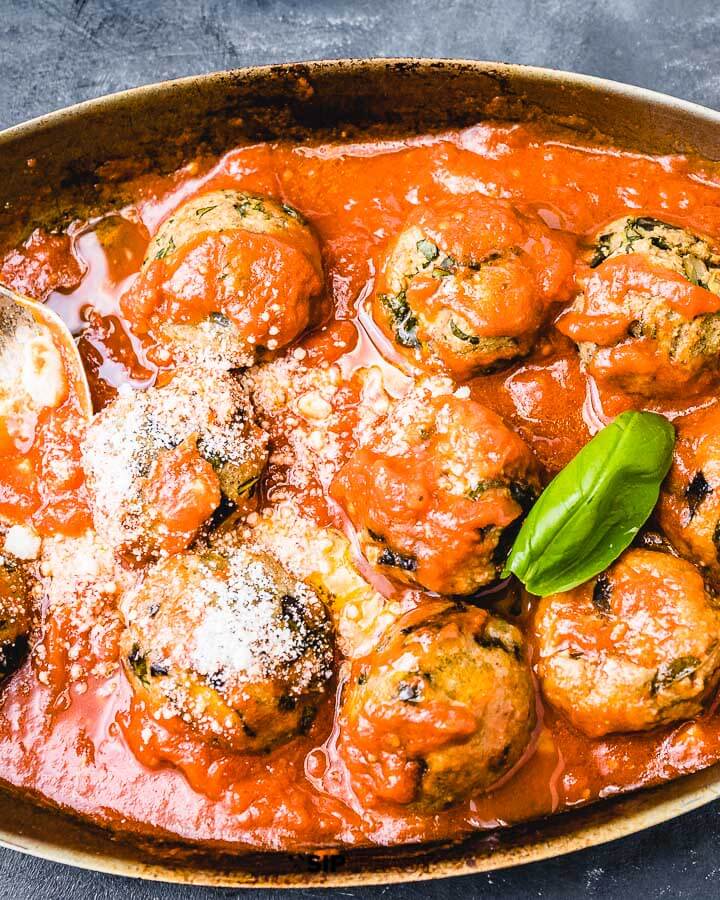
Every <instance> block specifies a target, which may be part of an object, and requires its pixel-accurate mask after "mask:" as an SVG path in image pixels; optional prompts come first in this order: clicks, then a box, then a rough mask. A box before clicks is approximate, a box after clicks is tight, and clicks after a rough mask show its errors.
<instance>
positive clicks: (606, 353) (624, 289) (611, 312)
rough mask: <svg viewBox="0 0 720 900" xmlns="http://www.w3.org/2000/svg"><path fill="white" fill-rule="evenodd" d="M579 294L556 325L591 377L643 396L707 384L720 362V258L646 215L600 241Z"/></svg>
mask: <svg viewBox="0 0 720 900" xmlns="http://www.w3.org/2000/svg"><path fill="white" fill-rule="evenodd" d="M587 263H588V267H587V268H586V269H585V271H584V273H583V274H582V276H581V279H580V280H581V284H582V292H581V293H580V294H579V295H578V297H577V298H576V300H575V302H574V303H573V305H572V306H571V307H570V309H569V310H568V311H567V312H566V313H565V314H563V316H562V317H561V318H560V320H559V321H558V327H559V329H560V330H561V331H562V332H564V333H565V334H567V335H568V336H569V337H571V338H573V340H575V341H576V342H577V344H578V346H579V349H580V355H581V357H582V359H583V362H584V364H585V367H586V369H587V371H588V372H589V373H590V374H591V375H593V376H595V377H596V378H597V379H598V380H600V381H606V382H608V383H610V384H613V385H616V386H618V387H620V388H622V389H623V390H625V391H627V392H629V393H633V394H639V395H647V396H652V395H655V394H658V393H660V394H667V393H672V392H674V391H677V390H680V389H687V388H689V387H694V386H702V385H703V384H707V383H708V380H709V379H711V378H712V377H714V376H716V375H717V371H718V364H719V361H720V356H719V354H720V254H719V253H718V252H717V251H716V249H715V248H714V247H713V246H712V245H711V242H710V241H709V239H706V238H702V237H698V236H697V235H694V234H692V233H691V232H690V231H688V230H687V229H685V228H679V227H677V226H675V225H669V224H667V223H666V222H661V221H660V220H659V219H653V218H649V217H647V216H640V217H632V216H627V217H625V218H623V219H619V220H618V221H617V222H613V223H612V224H611V225H609V226H608V227H607V228H606V229H604V230H603V231H602V232H601V233H600V234H599V235H598V237H597V238H596V240H595V244H594V246H593V247H592V249H591V251H590V253H589V255H588V258H587Z"/></svg>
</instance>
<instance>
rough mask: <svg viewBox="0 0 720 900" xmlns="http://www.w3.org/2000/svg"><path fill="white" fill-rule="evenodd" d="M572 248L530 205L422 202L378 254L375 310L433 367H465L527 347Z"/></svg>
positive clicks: (557, 294)
mask: <svg viewBox="0 0 720 900" xmlns="http://www.w3.org/2000/svg"><path fill="white" fill-rule="evenodd" d="M571 274H572V258H571V255H570V252H569V249H568V248H567V246H566V245H565V243H564V241H563V240H562V239H561V238H560V237H559V236H556V235H554V234H553V232H552V231H551V230H550V229H549V228H548V227H547V226H546V225H545V224H544V223H543V222H542V220H541V219H539V218H538V217H537V216H535V215H531V214H530V213H521V212H520V211H519V210H517V209H515V208H514V207H512V206H511V205H510V204H509V203H506V202H504V201H500V200H492V199H489V198H487V197H482V196H481V195H479V194H470V195H467V196H464V197H455V198H453V199H452V200H447V201H444V202H442V203H439V204H437V205H436V206H432V207H430V206H428V207H420V208H419V209H417V210H416V211H415V212H414V213H413V214H412V215H411V216H410V218H409V219H408V220H407V222H406V224H405V227H404V228H403V230H402V231H401V232H400V234H399V235H398V237H397V238H396V239H395V240H394V242H393V243H392V244H391V246H390V249H389V251H388V254H387V257H386V259H385V262H384V265H383V268H382V271H381V275H380V281H379V285H378V291H377V293H376V295H375V299H374V306H373V315H374V318H375V320H376V321H377V322H378V324H379V325H380V326H381V327H382V328H383V330H384V331H385V332H386V333H387V335H388V336H389V337H390V338H391V339H393V340H394V341H395V342H396V343H397V344H399V345H400V346H401V347H402V348H404V350H405V351H406V352H408V353H410V354H411V355H412V356H413V357H414V358H415V359H416V360H418V361H420V362H422V363H423V364H425V366H427V367H428V368H430V369H437V368H441V369H444V370H447V371H449V372H451V373H453V374H455V375H458V376H469V375H472V374H474V373H477V372H482V371H487V370H491V369H494V368H497V367H498V366H500V365H503V364H506V363H508V362H509V361H511V360H513V359H516V358H517V357H519V356H523V355H525V354H527V353H528V352H529V351H530V350H531V349H532V347H533V344H534V343H535V340H536V338H537V333H538V330H539V329H540V326H541V325H542V323H543V321H544V319H545V316H546V313H547V308H548V306H549V304H550V303H551V302H552V301H554V300H563V299H565V298H566V296H567V284H568V280H569V277H570V275H571Z"/></svg>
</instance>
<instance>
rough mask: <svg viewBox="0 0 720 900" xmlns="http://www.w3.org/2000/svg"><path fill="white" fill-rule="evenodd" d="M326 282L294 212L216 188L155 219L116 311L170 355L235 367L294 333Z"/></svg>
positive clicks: (304, 225)
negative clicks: (137, 267) (135, 276)
mask: <svg viewBox="0 0 720 900" xmlns="http://www.w3.org/2000/svg"><path fill="white" fill-rule="evenodd" d="M322 283H323V274H322V264H321V260H320V249H319V247H318V244H317V241H316V239H315V237H314V235H313V233H312V232H311V230H310V228H309V226H308V225H307V223H306V222H305V220H304V219H303V217H302V216H301V215H300V213H298V212H297V210H295V209H293V208H292V207H291V206H289V205H287V204H283V203H280V202H278V201H276V200H272V199H270V198H269V197H260V196H257V195H255V194H248V193H247V192H245V191H235V190H218V191H210V192H207V193H204V194H201V195H199V196H198V197H195V198H193V199H192V200H189V201H187V203H185V204H183V205H182V206H181V207H180V208H179V209H178V210H177V211H176V212H175V213H173V215H172V216H170V218H169V219H167V221H165V222H164V223H163V224H162V225H161V226H160V229H159V230H158V232H157V234H156V235H155V237H154V238H153V240H152V241H151V243H150V246H149V248H148V252H147V255H146V257H145V262H144V263H143V268H142V272H141V274H140V276H139V278H138V279H137V281H136V282H135V283H134V284H133V286H132V287H131V289H130V291H129V292H128V293H127V294H126V295H125V296H124V297H123V298H122V301H121V308H122V311H123V314H124V315H125V316H126V317H127V319H128V320H129V321H130V322H131V323H132V325H133V328H134V329H135V331H136V332H137V333H139V334H149V335H150V336H151V337H152V338H154V339H155V340H156V341H157V342H158V343H159V344H160V345H161V347H163V348H165V350H167V351H168V352H169V353H170V354H172V355H173V356H174V358H175V360H176V362H181V363H183V362H185V363H187V362H191V363H200V364H203V365H205V366H207V365H212V366H213V367H216V368H217V367H224V368H232V367H239V366H247V365H250V364H252V362H253V361H254V360H255V359H256V357H257V356H258V355H262V353H263V352H264V351H266V350H271V351H272V350H276V349H278V348H280V347H284V346H285V345H286V344H288V343H289V342H290V341H292V340H293V339H294V338H295V337H297V335H298V334H300V332H301V331H303V330H304V329H305V328H306V327H307V325H308V323H309V322H310V320H311V318H312V313H313V307H314V304H315V300H316V298H317V296H318V295H319V293H320V291H321V289H322ZM160 358H162V357H160Z"/></svg>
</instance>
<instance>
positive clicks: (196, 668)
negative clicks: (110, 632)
mask: <svg viewBox="0 0 720 900" xmlns="http://www.w3.org/2000/svg"><path fill="white" fill-rule="evenodd" d="M121 608H122V612H123V615H124V617H125V622H126V633H125V636H124V638H123V645H122V652H123V659H124V661H125V664H126V671H127V673H128V677H129V679H130V681H131V683H132V685H133V687H134V689H135V691H136V692H137V694H138V696H139V697H141V698H142V699H144V700H145V701H146V703H147V704H149V707H150V709H151V710H152V711H153V712H154V714H156V715H158V716H159V717H161V718H162V717H163V716H165V717H173V716H180V717H182V719H183V720H184V721H185V722H186V723H187V724H188V725H190V726H191V727H192V728H193V729H194V730H195V731H196V732H197V733H198V734H199V735H201V736H202V737H203V738H205V739H206V740H208V741H210V742H211V743H214V744H218V745H220V746H223V747H226V748H228V749H230V750H235V751H239V752H250V753H257V752H263V751H266V750H269V749H271V748H272V747H274V746H276V745H278V744H281V743H283V742H285V741H288V740H290V739H291V738H292V737H294V736H295V735H298V734H303V733H304V732H306V731H307V729H308V728H309V727H310V725H311V724H312V722H313V719H314V716H315V710H316V707H317V703H318V701H319V700H320V698H321V697H322V696H323V694H324V691H325V688H326V685H327V681H328V679H329V678H330V676H331V674H332V661H333V645H332V631H331V625H330V621H329V619H328V615H327V613H326V611H325V607H324V606H323V604H322V602H321V601H320V600H319V598H318V597H317V595H316V594H314V593H313V591H311V590H310V589H309V588H308V587H306V586H305V585H304V584H302V582H299V581H296V580H295V579H294V578H292V577H291V576H290V575H288V574H287V572H286V571H285V570H284V569H283V568H282V567H281V566H280V565H279V563H277V562H276V561H275V560H274V559H273V558H272V557H270V556H269V555H268V554H266V553H263V552H262V551H258V550H250V549H247V548H245V547H243V546H240V545H238V544H232V543H229V544H226V545H225V546H224V547H222V548H216V549H210V550H207V551H204V552H195V553H193V552H186V553H181V554H178V555H176V556H174V557H171V558H170V559H168V560H165V561H164V562H161V563H159V564H158V565H157V566H155V567H154V568H152V569H150V571H149V572H148V574H147V576H146V577H145V579H144V581H143V582H142V583H141V585H140V586H139V587H138V588H136V589H135V590H134V591H132V592H131V593H130V594H129V595H127V596H126V597H125V598H124V599H123V601H122V604H121Z"/></svg>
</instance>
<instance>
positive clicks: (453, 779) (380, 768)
mask: <svg viewBox="0 0 720 900" xmlns="http://www.w3.org/2000/svg"><path fill="white" fill-rule="evenodd" d="M534 726H535V694H534V688H533V682H532V678H531V675H530V671H529V668H528V665H527V662H526V660H525V653H524V650H523V644H522V635H521V634H520V632H519V631H518V630H517V628H515V627H514V626H513V625H510V624H508V623H507V622H505V621H503V620H502V619H499V618H497V617H495V616H492V615H490V614H489V613H488V612H487V611H486V610H482V609H478V608H476V607H472V606H464V605H461V604H453V605H451V604H446V603H444V602H442V601H431V602H430V603H429V604H427V605H426V606H425V607H423V608H419V609H416V610H413V611H412V612H411V613H408V614H406V615H405V616H404V617H403V618H402V619H400V620H399V621H398V622H396V623H395V624H394V625H393V626H392V627H391V628H390V630H389V631H388V633H387V636H386V638H385V640H384V642H382V643H381V644H380V646H379V647H378V649H377V651H376V652H375V653H373V654H372V656H370V657H367V658H366V659H365V660H363V661H358V662H357V663H356V664H355V665H354V666H353V669H352V671H351V675H350V680H349V681H348V683H347V685H346V687H345V690H344V694H343V706H342V718H341V728H342V731H343V733H344V736H346V737H347V741H345V740H344V738H343V740H342V742H341V748H342V752H343V753H344V754H345V755H346V759H347V763H348V768H349V770H350V772H351V773H352V774H353V776H354V778H355V779H357V782H358V787H360V786H361V785H362V787H363V789H364V787H365V786H366V785H368V786H369V790H370V792H372V793H374V794H375V795H376V797H378V798H379V799H381V800H390V801H394V802H397V803H404V804H413V805H414V806H415V807H416V808H418V809H420V810H422V811H426V812H432V811H437V810H441V809H444V808H445V807H448V806H450V805H452V804H453V803H457V802H458V801H461V800H466V799H468V798H469V797H470V796H471V795H472V794H473V793H476V792H478V791H482V790H485V789H487V788H489V787H491V786H492V785H493V784H494V783H495V782H496V781H497V780H498V779H499V778H500V777H501V776H502V775H504V774H505V773H507V772H508V771H509V770H510V769H511V768H512V767H513V766H514V765H515V764H516V763H517V762H518V760H519V759H520V757H521V756H522V755H523V753H524V751H525V749H526V748H527V746H528V744H529V742H530V738H531V735H532V732H533V729H534Z"/></svg>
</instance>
